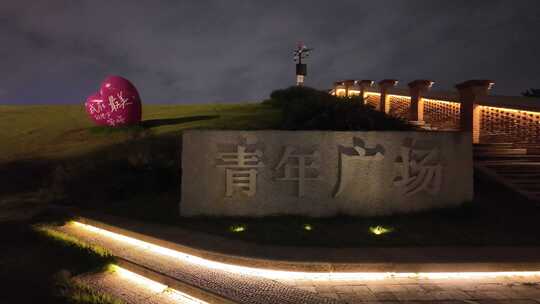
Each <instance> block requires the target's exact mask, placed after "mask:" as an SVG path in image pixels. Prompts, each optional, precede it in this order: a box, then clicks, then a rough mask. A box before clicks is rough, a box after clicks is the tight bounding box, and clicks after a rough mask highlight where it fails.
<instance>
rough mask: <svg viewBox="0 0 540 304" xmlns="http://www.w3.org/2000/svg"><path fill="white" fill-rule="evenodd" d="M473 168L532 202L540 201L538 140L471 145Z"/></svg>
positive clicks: (539, 149)
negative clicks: (534, 141)
mask: <svg viewBox="0 0 540 304" xmlns="http://www.w3.org/2000/svg"><path fill="white" fill-rule="evenodd" d="M474 166H475V169H477V170H478V171H480V172H481V173H484V174H485V175H487V176H489V177H491V178H493V179H495V180H497V181H498V182H500V183H502V184H503V185H505V186H507V187H508V188H510V189H512V190H514V191H516V192H518V193H520V194H522V195H523V196H525V197H527V198H528V199H530V200H533V201H537V202H539V201H540V143H490V144H475V145H474Z"/></svg>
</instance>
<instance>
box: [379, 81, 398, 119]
mask: <svg viewBox="0 0 540 304" xmlns="http://www.w3.org/2000/svg"><path fill="white" fill-rule="evenodd" d="M397 84H398V81H397V80H395V79H384V80H381V81H379V87H380V88H381V99H380V102H379V109H378V110H379V111H381V112H384V113H387V114H388V113H389V112H390V98H388V94H387V91H388V89H389V88H393V87H395V86H396V85H397Z"/></svg>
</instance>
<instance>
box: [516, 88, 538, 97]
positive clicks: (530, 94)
mask: <svg viewBox="0 0 540 304" xmlns="http://www.w3.org/2000/svg"><path fill="white" fill-rule="evenodd" d="M521 95H523V96H525V97H540V89H529V90H527V91H525V92H523V93H521Z"/></svg>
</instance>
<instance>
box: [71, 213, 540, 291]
mask: <svg viewBox="0 0 540 304" xmlns="http://www.w3.org/2000/svg"><path fill="white" fill-rule="evenodd" d="M72 225H73V226H74V227H77V228H80V229H82V230H85V231H89V232H92V233H95V234H97V235H100V236H103V237H107V238H111V239H114V240H116V241H120V242H124V243H127V244H129V245H132V246H135V247H138V248H140V249H144V250H149V251H151V252H155V253H158V254H161V255H163V256H167V257H172V258H175V259H178V260H180V261H182V262H186V263H191V264H195V265H199V266H203V267H207V268H211V269H215V270H221V271H228V272H232V273H239V274H243V275H251V276H258V277H264V278H268V279H277V280H315V281H341V280H346V281H352V280H359V281H362V280H384V279H400V278H424V279H474V278H497V277H511V276H517V277H531V276H540V271H500V272H420V273H414V272H301V271H284V270H272V269H264V268H255V267H247V266H239V265H234V264H226V263H221V262H216V261H211V260H207V259H204V258H201V257H198V256H194V255H191V254H188V253H184V252H180V251H176V250H172V249H169V248H165V247H162V246H158V245H155V244H152V243H148V242H145V241H141V240H138V239H135V238H132V237H128V236H125V235H121V234H118V233H115V232H111V231H108V230H105V229H101V228H98V227H95V226H91V225H88V224H83V223H80V222H72Z"/></svg>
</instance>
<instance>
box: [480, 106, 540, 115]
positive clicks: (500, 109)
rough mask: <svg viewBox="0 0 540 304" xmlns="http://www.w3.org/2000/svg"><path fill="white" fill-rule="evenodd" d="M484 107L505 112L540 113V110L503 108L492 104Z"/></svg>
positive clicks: (483, 107)
mask: <svg viewBox="0 0 540 304" xmlns="http://www.w3.org/2000/svg"><path fill="white" fill-rule="evenodd" d="M481 107H482V109H486V110H497V111H505V112H514V113H516V112H517V113H520V114H521V113H523V114H532V115H540V112H534V111H525V110H517V109H510V108H501V107H492V106H481Z"/></svg>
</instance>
